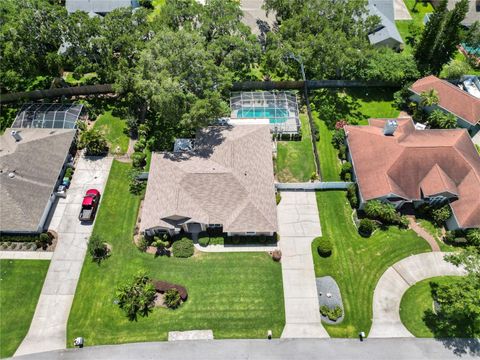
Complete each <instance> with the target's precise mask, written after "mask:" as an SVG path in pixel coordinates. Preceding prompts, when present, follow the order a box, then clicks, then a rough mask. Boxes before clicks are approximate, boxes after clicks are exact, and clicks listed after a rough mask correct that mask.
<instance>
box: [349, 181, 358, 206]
mask: <svg viewBox="0 0 480 360" xmlns="http://www.w3.org/2000/svg"><path fill="white" fill-rule="evenodd" d="M347 199H348V202H349V203H350V206H351V207H352V209H356V208H358V197H357V185H356V184H351V185H350V186H349V187H348V188H347Z"/></svg>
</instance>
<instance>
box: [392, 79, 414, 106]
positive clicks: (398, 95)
mask: <svg viewBox="0 0 480 360" xmlns="http://www.w3.org/2000/svg"><path fill="white" fill-rule="evenodd" d="M410 85H411V84H410V83H408V84H406V85H405V86H403V87H402V88H401V89H400V90H398V91H397V92H395V94H393V99H394V100H393V102H394V104H395V107H396V108H397V109H399V110H404V109H406V108H407V106H408V104H409V103H410V96H411V95H412V93H411V92H410V90H409V88H410Z"/></svg>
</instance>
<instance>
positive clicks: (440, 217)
mask: <svg viewBox="0 0 480 360" xmlns="http://www.w3.org/2000/svg"><path fill="white" fill-rule="evenodd" d="M430 214H431V216H432V220H433V222H434V223H435V224H436V225H437V226H443V225H444V224H445V222H446V221H447V220H448V219H449V218H450V216H452V211H451V210H450V205H444V206H442V207H440V208H436V209H432V210H431V212H430Z"/></svg>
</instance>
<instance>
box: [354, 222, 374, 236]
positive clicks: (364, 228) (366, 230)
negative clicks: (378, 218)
mask: <svg viewBox="0 0 480 360" xmlns="http://www.w3.org/2000/svg"><path fill="white" fill-rule="evenodd" d="M374 230H375V221H373V220H370V219H362V220H360V224H359V226H358V232H359V233H360V235H362V236H366V237H369V236H370V235H372V233H373V231H374Z"/></svg>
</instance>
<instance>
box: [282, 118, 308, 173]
mask: <svg viewBox="0 0 480 360" xmlns="http://www.w3.org/2000/svg"><path fill="white" fill-rule="evenodd" d="M300 121H301V123H302V140H301V141H279V142H278V146H277V160H276V174H277V179H278V181H280V182H304V181H308V180H310V176H311V175H312V173H313V172H315V162H314V159H313V150H312V141H311V138H310V136H311V135H310V127H309V125H308V117H307V115H305V114H301V115H300Z"/></svg>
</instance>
